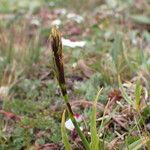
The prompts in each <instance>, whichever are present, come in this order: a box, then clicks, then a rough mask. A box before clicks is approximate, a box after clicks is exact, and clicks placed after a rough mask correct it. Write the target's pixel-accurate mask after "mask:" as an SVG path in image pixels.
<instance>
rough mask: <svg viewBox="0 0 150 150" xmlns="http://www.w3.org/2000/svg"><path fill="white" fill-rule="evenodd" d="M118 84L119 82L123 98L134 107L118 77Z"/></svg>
mask: <svg viewBox="0 0 150 150" xmlns="http://www.w3.org/2000/svg"><path fill="white" fill-rule="evenodd" d="M118 82H119V88H120V91H121V94H122V96H123V98H124V99H125V100H126V101H127V102H128V104H130V105H133V101H132V99H131V98H130V97H129V96H128V95H127V93H126V92H125V90H124V88H123V86H122V83H121V79H120V77H118Z"/></svg>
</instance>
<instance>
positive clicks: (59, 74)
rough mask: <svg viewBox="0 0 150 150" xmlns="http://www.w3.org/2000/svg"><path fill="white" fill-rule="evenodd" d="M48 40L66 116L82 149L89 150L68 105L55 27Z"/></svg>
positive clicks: (88, 145) (61, 56)
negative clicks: (66, 112)
mask: <svg viewBox="0 0 150 150" xmlns="http://www.w3.org/2000/svg"><path fill="white" fill-rule="evenodd" d="M49 39H50V43H51V50H52V52H53V56H54V71H55V76H56V78H57V80H58V83H59V86H60V89H61V93H62V96H63V99H64V102H65V104H66V107H67V111H68V115H69V117H70V119H71V121H72V123H73V125H74V127H75V129H76V131H77V133H78V135H79V136H80V138H81V140H82V143H83V145H84V147H85V148H86V150H90V149H91V148H90V144H89V142H88V141H87V139H86V137H85V135H84V134H83V132H82V131H81V129H80V127H79V125H78V123H77V121H76V119H75V117H74V113H73V111H72V108H71V105H70V103H69V98H68V94H67V88H66V82H65V76H64V65H63V50H62V41H61V34H60V32H59V30H58V29H57V28H56V27H54V28H52V30H51V35H50V38H49ZM69 149H70V148H69Z"/></svg>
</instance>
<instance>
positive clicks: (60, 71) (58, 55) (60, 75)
mask: <svg viewBox="0 0 150 150" xmlns="http://www.w3.org/2000/svg"><path fill="white" fill-rule="evenodd" d="M50 41H51V49H52V51H53V54H54V64H55V67H54V69H55V70H56V76H57V80H58V82H59V85H60V88H61V91H62V94H63V96H66V94H67V90H66V83H65V77H64V66H63V52H62V41H61V34H60V32H59V30H58V29H57V28H55V27H54V28H52V31H51V36H50Z"/></svg>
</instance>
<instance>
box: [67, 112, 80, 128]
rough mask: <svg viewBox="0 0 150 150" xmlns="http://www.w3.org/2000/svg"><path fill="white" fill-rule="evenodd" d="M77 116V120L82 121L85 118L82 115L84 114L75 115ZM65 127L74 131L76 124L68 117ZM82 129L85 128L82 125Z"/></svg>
mask: <svg viewBox="0 0 150 150" xmlns="http://www.w3.org/2000/svg"><path fill="white" fill-rule="evenodd" d="M74 117H75V119H76V121H77V122H81V121H82V120H83V117H82V115H78V114H77V115H75V116H74ZM65 127H66V128H67V129H68V130H70V131H73V130H74V128H75V127H74V125H73V123H72V121H71V119H68V120H67V121H66V122H65ZM80 129H81V130H83V128H82V127H80Z"/></svg>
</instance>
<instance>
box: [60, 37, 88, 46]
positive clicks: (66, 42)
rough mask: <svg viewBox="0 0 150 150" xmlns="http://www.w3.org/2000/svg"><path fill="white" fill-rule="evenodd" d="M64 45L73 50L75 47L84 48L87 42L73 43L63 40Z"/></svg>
mask: <svg viewBox="0 0 150 150" xmlns="http://www.w3.org/2000/svg"><path fill="white" fill-rule="evenodd" d="M62 44H63V45H64V46H68V47H71V48H75V47H81V48H82V47H84V46H85V44H86V41H71V40H69V39H64V38H62Z"/></svg>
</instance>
